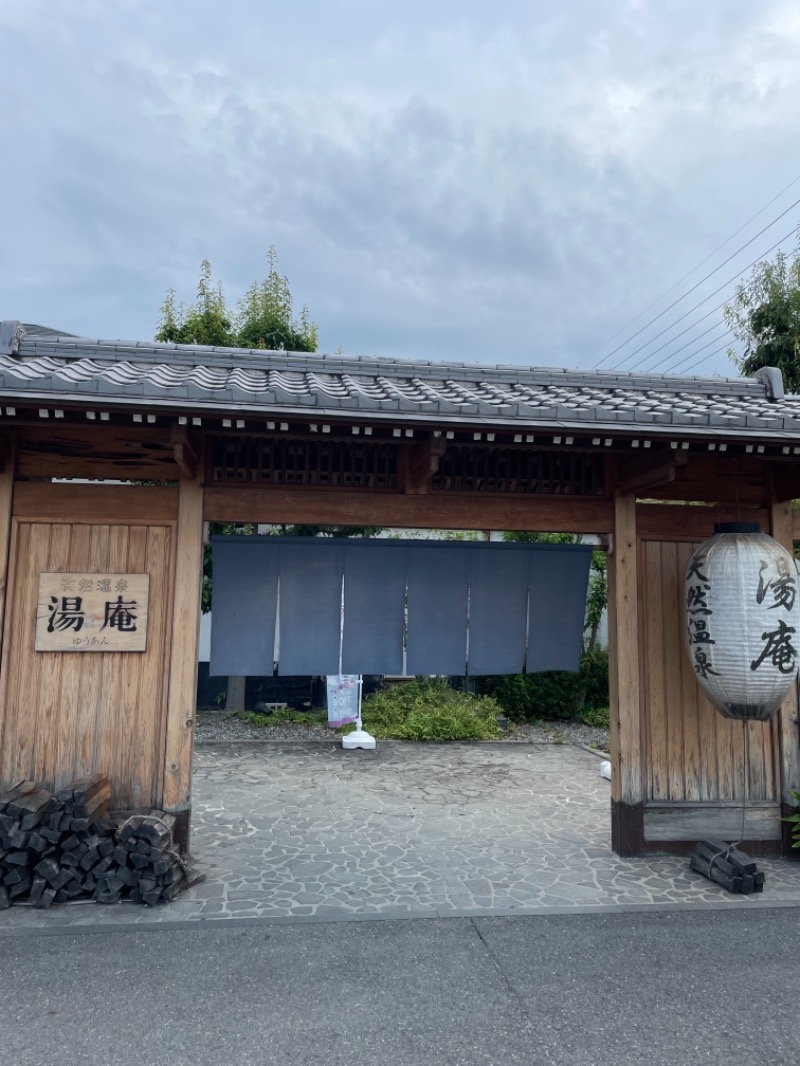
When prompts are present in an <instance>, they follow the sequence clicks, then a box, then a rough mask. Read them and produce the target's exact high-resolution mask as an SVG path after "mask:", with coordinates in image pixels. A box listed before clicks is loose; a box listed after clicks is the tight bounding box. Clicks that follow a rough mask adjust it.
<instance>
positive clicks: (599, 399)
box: [0, 322, 800, 439]
mask: <svg viewBox="0 0 800 1066" xmlns="http://www.w3.org/2000/svg"><path fill="white" fill-rule="evenodd" d="M765 377H766V378H769V380H763V381H762V380H756V379H754V378H697V377H691V378H681V377H671V376H667V375H658V374H632V373H619V372H613V371H594V370H567V369H561V368H551V367H531V368H526V367H520V366H513V365H497V366H485V365H474V364H466V363H458V362H437V363H434V362H422V361H413V362H412V361H403V360H397V359H383V358H376V357H351V356H345V355H333V356H330V355H321V354H317V353H314V354H308V353H291V352H268V351H261V350H258V349H256V350H251V349H238V348H210V347H203V346H199V345H175V344H157V343H153V342H135V343H127V342H122V341H107V340H90V339H86V338H82V337H74V336H72V335H69V334H66V333H59V332H58V331H56V330H49V329H46V328H44V327H40V326H20V324H19V323H16V322H3V323H0V398H2V399H4V400H8V399H10V398H13V399H15V400H16V401H17V402H20V403H21V402H23V400H24V399H25V398H26V397H29V398H31V399H37V400H40V401H41V400H50V401H51V402H54V401H59V402H62V403H80V404H85V403H94V404H98V405H100V404H102V405H105V406H109V407H116V406H121V405H124V406H126V407H129V406H131V405H136V406H139V407H146V408H152V407H165V408H169V409H172V410H184V411H192V410H193V411H201V410H206V411H208V410H216V411H220V412H226V413H230V412H231V411H235V412H237V413H242V414H249V415H261V416H268V415H270V414H275V415H279V414H285V415H288V416H291V415H292V414H298V413H301V412H302V413H303V416H304V417H306V416H311V415H315V416H317V417H320V416H325V417H330V418H336V417H337V416H340V417H346V418H349V419H351V420H352V419H355V420H357V419H359V418H361V417H363V418H364V419H365V420H366V419H370V420H375V419H384V418H394V419H397V418H398V417H402V418H404V419H409V420H412V421H419V420H422V421H432V422H438V423H446V422H459V423H466V424H469V423H480V424H487V423H491V424H492V425H496V426H502V425H508V426H509V427H516V428H520V427H524V426H531V427H535V428H538V427H539V426H541V427H542V428H544V427H547V428H560V429H573V430H575V431H577V432H580V431H584V432H586V431H588V432H591V431H592V430H598V431H610V430H616V431H617V432H620V431H625V432H631V431H632V432H634V433H645V432H646V433H648V434H650V435H655V434H657V435H659V436H661V435H669V434H671V435H673V436H686V435H689V436H709V435H712V436H720V435H724V436H728V437H740V436H745V437H750V438H752V437H755V436H758V437H769V438H774V437H776V436H780V437H791V438H795V439H800V397H783V396H782V391H783V390H782V387H781V385H780V377H779V375H778V374H777V372H775V371H772V372H770V373H769V374H766V375H765ZM773 396H774V397H775V398H771V397H773Z"/></svg>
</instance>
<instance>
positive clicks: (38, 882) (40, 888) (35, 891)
mask: <svg viewBox="0 0 800 1066" xmlns="http://www.w3.org/2000/svg"><path fill="white" fill-rule="evenodd" d="M46 888H47V881H45V879H44V878H43V877H41V876H40V875H39V874H37V875H36V876H35V877H34V879H33V884H32V885H31V892H30V896H29V899H30V902H31V903H32V904H33V906H34V907H35V906H36V905H37V904H38V902H39V900H40V899H41V898H42V893H43V892H44V890H45V889H46Z"/></svg>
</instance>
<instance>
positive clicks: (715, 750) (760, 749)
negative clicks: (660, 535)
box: [639, 539, 780, 841]
mask: <svg viewBox="0 0 800 1066" xmlns="http://www.w3.org/2000/svg"><path fill="white" fill-rule="evenodd" d="M698 543H699V540H698V541H674V540H645V539H643V540H640V542H639V617H640V625H641V630H642V632H641V643H640V649H641V661H640V666H641V674H642V690H643V693H644V701H643V706H644V710H645V713H644V715H643V721H644V730H645V735H644V764H645V765H644V773H645V782H644V794H645V825H644V829H645V840H651V841H652V840H667V839H670V840H680V839H697V838H698V833H699V834H700V835H705V836H711V835H716V834H717V833H720V834H721V830H722V827H723V825H724V826H726V827H728V828H729V829H730V830H731V831H735V832H737V835H738V833H740V831H741V805H742V801H743V800H744V799H746V801H747V804H748V806H752V808H753V810H752V812H751V813H750V814H748V816H747V818H748V821H747V825H748V827H750V826H751V825H752V832H754V833H755V832H757V834H758V836H757V838H758V839H761V840H774V839H777V838H778V837H779V836H780V826H779V821H778V819H779V814H780V812H779V808H778V804H779V799H780V763H779V756H780V744H779V739H778V737H777V735H776V732H775V728H774V725H773V724H771V723H769V722H767V723H762V722H751V723H748V725H747V726H746V727H745V726H743V725H742V723H741V722H734V721H731V720H729V719H726V718H723V717H722V715H721V714H720V713H719V712H718V711H716V710H715V709H714V708H713V707H712V706H711V704H710V703H709V702H708V700H707V699H706V698H705V696H704V695H703V693H702V690H701V688H700V686H699V685H698V684H697V681H696V680H695V676H694V671H693V670H692V666H691V663H690V661H689V658H688V656H687V655H686V652H685V649H684V646H683V639H684V635H683V624H684V623H683V611H682V597H683V588H684V575H685V573H686V564H687V562H688V560H689V557H690V555H691V554H692V552H693V551H694V549H695V547H696V546H697V544H698ZM745 728H746V729H747V732H748V746H749V768H748V772H747V774H745V739H744V730H745ZM701 804H702V805H703V809H705V811H706V813H705V814H702V813H701V808H700V807H699V805H701Z"/></svg>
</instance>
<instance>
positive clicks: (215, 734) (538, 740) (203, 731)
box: [195, 710, 608, 751]
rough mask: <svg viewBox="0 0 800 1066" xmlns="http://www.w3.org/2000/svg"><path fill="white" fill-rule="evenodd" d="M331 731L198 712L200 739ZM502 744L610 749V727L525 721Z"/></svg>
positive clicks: (309, 735) (314, 735) (326, 734)
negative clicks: (262, 723) (258, 724)
mask: <svg viewBox="0 0 800 1066" xmlns="http://www.w3.org/2000/svg"><path fill="white" fill-rule="evenodd" d="M332 737H333V734H332V733H331V732H330V730H328V729H326V728H324V727H320V726H316V725H307V726H306V725H294V724H293V723H284V724H282V725H275V726H267V727H266V728H263V729H262V728H261V727H260V726H256V725H251V724H250V723H249V722H242V721H240V720H239V719H238V718H236V717H235V716H234V715H230V714H226V713H225V712H224V711H216V710H203V711H198V712H197V729H196V732H195V739H196V740H266V741H275V740H331V739H332ZM497 743H500V744H587V745H589V746H590V747H596V748H599V749H600V750H601V751H608V730H607V729H598V728H597V727H595V726H588V725H583V724H582V723H577V722H542V723H541V724H539V725H531V724H528V723H525V724H524V725H519V726H517V727H516V729H513V730H511V731H510V732H508V733H507V734H506V735H505V736H503V737H502V738H501V740H499V741H497Z"/></svg>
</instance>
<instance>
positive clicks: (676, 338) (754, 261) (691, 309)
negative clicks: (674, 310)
mask: <svg viewBox="0 0 800 1066" xmlns="http://www.w3.org/2000/svg"><path fill="white" fill-rule="evenodd" d="M794 233H795V228H794V227H792V229H790V230H789V232H788V233H787V234H785V235H784V236H783V237H781V239H780V240H779V241H776V242H775V244H773V245H772V246H771V247H770V248H767V250H766V251H764V252H762V253H761V255H759V256H758V258H757V259H754V260H753V262H752V263H748V265H747V266H746V267H743V268H742V269H741V270H739V271H737V273H736V274H734V275H733V277H731V278H728V280H727V281H725V282H723V283H722V285H720V286H719V288H717V289H714V291H713V292H710V293H709V294H708V296H706V297H705V299H703V300H701V301H700V303H698V304H695V305H694V307H691V308H689V310H688V311H686V312H684V314H682V315H681V316H680V318H676V319H675V321H674V322H671V323H670V324H669V325H668V326H666V327H665V328H664V329H662V330H661V332H660V333H656V335H655V337H651V338H650V340H648V341H645V343H644V344H642V345H640V346H639V347H638V348H637V349H636V351H634V352H631V353H630V355H626V356H624V358H622V359H621V360H620V361H619V363H615V364H614V366H613V367H611V369H612V370H617V369H618V368H619V367H620V366H621V364H622V363H624V362H625V361H626V360H627V359H632V358H633V357H634V356H635V355H638V354H639V352H641V351H644V349H645V348H648V347H649V346H650V345H651V344H652V343H653V341H657V340H658V338H659V337H663V336H664V334H665V333H669V331H670V330H671V329H672V328H673V327H674V326H677V325H678V323H679V322H683V320H684V319H685V318H688V317H689V315H691V314H694V312H695V311H697V310H698V308H700V307H702V306H703V304H705V303H708V301H709V300H711V299H712V298H713V297H714V296H717V295H718V294H719V293H721V292H722V291H723V289H726V288H727V287H728V286H729V285H731V284H732V283H733V282H734V281H737V280H738V279H739V278H740V277H741V276H742V274H744V272H745V271H746V270H749V269H750V268H751V267H754V266H755V265H756V263H759V262H761V260H762V259H763V258H764V256H765V255H769V253H770V252H774V251H775V249H776V248H778V247H779V246H780V245H781V244H783V242H784V241H786V240H788V239H789V238H790V237H791V236H793V235H794ZM725 303H726V301H725V300H723V301H722V303H721V304H719V305H718V306H717V307H714V308H712V310H711V311H709V312H707V314H705V315H703V317H702V318H699V319H698V320H697V322H694V323H692V325H690V326H689V327H688V328H687V329H685V330H683V332H682V333H678V334H677V335H676V336H674V337H672V338H671V340H669V341H666V342H665V343H664V344H662V345H661V348H656V351H655V352H651V353H650V355H655V354H656V352H659V351H661V350H662V349H663V348H666V347H667V345H668V344H671V343H672V341H675V340H678V338H679V337H682V336H683V335H684V334H685V333H687V332H688V330H690V329H693V328H694V326H696V325H698V323H700V322H703V321H704V320H705V319H706V318H708V317H709V315H712V314H713V313H714V311H718V310H719V309H720V308H721V307H724V306H725ZM659 317H660V316H659ZM654 321H655V319H654ZM649 324H650V325H652V323H649ZM631 339H632V338H631ZM650 355H645V356H642V358H641V359H640V360H639V362H638V363H634V364H633V366H629V367H626V369H627V370H635V369H636V367H638V366H639V365H640V364H641V363H643V362H645V360H647V359H649V358H650Z"/></svg>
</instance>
